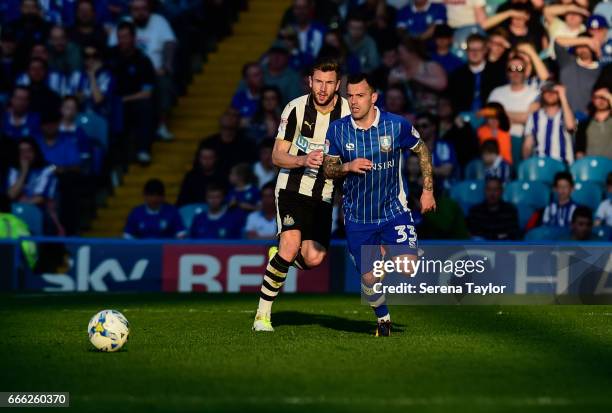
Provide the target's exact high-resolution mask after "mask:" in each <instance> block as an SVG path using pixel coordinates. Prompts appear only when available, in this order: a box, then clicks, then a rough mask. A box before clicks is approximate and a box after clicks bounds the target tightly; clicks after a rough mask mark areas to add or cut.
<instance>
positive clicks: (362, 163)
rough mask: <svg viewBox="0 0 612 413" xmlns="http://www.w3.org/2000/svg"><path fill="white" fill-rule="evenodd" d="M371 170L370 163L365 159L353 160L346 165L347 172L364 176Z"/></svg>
mask: <svg viewBox="0 0 612 413" xmlns="http://www.w3.org/2000/svg"><path fill="white" fill-rule="evenodd" d="M371 169H372V161H371V160H369V159H365V158H357V159H353V160H352V161H350V162H349V163H348V170H349V172H353V173H356V174H364V173H366V172H367V171H369V170H371Z"/></svg>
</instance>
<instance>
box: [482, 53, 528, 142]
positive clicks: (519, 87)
mask: <svg viewBox="0 0 612 413" xmlns="http://www.w3.org/2000/svg"><path fill="white" fill-rule="evenodd" d="M526 68H527V64H526V63H525V61H524V60H523V59H522V58H521V57H519V56H516V57H513V58H512V59H510V60H509V61H508V63H507V64H506V74H507V75H508V80H509V83H508V84H507V85H504V86H498V87H496V88H495V89H493V91H492V92H491V94H490V95H489V102H498V103H501V105H502V106H503V107H504V109H505V110H506V114H507V115H508V118H509V119H510V135H512V136H515V137H522V136H523V131H524V129H525V123H527V118H528V117H529V113H530V112H533V111H535V110H537V108H538V103H537V101H536V99H537V97H538V94H539V93H538V89H537V88H536V87H535V86H529V85H527V82H526V80H527V76H526Z"/></svg>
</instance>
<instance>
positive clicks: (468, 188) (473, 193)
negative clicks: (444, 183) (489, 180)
mask: <svg viewBox="0 0 612 413" xmlns="http://www.w3.org/2000/svg"><path fill="white" fill-rule="evenodd" d="M450 196H451V198H453V199H454V200H455V201H457V202H458V203H459V205H460V206H461V209H463V212H464V213H465V214H466V215H467V213H468V212H469V210H470V208H471V207H472V206H473V205H476V204H479V203H481V202H483V201H484V182H483V181H462V182H458V183H457V184H454V185H453V186H452V188H451V189H450Z"/></svg>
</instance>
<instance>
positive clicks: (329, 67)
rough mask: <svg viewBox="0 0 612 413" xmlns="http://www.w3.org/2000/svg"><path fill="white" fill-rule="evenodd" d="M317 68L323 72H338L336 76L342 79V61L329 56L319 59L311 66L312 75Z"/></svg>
mask: <svg viewBox="0 0 612 413" xmlns="http://www.w3.org/2000/svg"><path fill="white" fill-rule="evenodd" d="M317 70H320V71H321V72H336V78H338V79H340V76H341V75H342V73H341V70H340V63H338V61H336V60H334V59H330V58H328V57H325V58H321V59H317V61H316V62H315V63H314V64H313V65H312V67H311V68H310V76H312V75H314V72H315V71H317Z"/></svg>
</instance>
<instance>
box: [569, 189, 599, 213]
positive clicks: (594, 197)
mask: <svg viewBox="0 0 612 413" xmlns="http://www.w3.org/2000/svg"><path fill="white" fill-rule="evenodd" d="M601 198H602V190H601V186H599V185H598V184H597V183H594V182H576V185H574V192H573V193H572V199H573V200H574V202H576V203H577V204H580V205H584V206H588V207H589V208H591V210H592V211H593V213H594V212H595V210H596V209H597V207H598V206H599V204H600V202H601Z"/></svg>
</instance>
